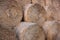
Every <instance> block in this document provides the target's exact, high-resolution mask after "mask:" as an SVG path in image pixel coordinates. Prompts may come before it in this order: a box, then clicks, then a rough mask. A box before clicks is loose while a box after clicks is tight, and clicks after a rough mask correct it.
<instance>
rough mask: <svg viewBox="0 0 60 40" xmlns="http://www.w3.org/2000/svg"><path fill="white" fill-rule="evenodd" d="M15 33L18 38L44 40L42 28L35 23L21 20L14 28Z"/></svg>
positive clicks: (22, 39) (21, 39)
mask: <svg viewBox="0 0 60 40" xmlns="http://www.w3.org/2000/svg"><path fill="white" fill-rule="evenodd" d="M16 33H17V34H18V36H19V40H45V34H44V31H43V29H42V28H41V27H40V26H39V25H38V24H36V23H31V22H21V23H20V24H19V25H18V26H17V28H16Z"/></svg>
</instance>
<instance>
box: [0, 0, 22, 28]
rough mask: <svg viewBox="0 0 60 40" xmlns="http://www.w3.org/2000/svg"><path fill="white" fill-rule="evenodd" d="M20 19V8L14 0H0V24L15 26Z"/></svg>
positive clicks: (6, 26)
mask: <svg viewBox="0 0 60 40" xmlns="http://www.w3.org/2000/svg"><path fill="white" fill-rule="evenodd" d="M21 20H22V8H21V6H19V5H18V4H17V2H16V1H15V0H0V25H1V27H4V28H10V27H15V26H16V25H17V24H19V23H20V21H21Z"/></svg>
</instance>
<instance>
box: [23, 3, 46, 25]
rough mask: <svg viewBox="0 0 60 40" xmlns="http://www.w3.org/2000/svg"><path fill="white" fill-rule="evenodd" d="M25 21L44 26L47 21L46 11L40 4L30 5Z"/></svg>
mask: <svg viewBox="0 0 60 40" xmlns="http://www.w3.org/2000/svg"><path fill="white" fill-rule="evenodd" d="M24 20H25V21H26V22H34V23H38V24H39V25H42V24H43V23H44V22H45V20H46V11H45V9H44V8H43V7H42V6H41V5H40V4H37V3H36V4H29V5H28V6H26V8H25V11H24Z"/></svg>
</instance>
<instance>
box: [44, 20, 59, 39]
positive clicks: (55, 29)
mask: <svg viewBox="0 0 60 40" xmlns="http://www.w3.org/2000/svg"><path fill="white" fill-rule="evenodd" d="M43 29H44V31H45V33H46V35H47V40H56V38H57V36H58V33H59V32H60V31H59V29H60V28H59V23H58V22H57V21H46V22H45V23H44V25H43Z"/></svg>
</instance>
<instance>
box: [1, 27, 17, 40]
mask: <svg viewBox="0 0 60 40" xmlns="http://www.w3.org/2000/svg"><path fill="white" fill-rule="evenodd" d="M0 40H17V38H16V32H15V31H14V30H8V29H4V28H1V27H0Z"/></svg>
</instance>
